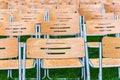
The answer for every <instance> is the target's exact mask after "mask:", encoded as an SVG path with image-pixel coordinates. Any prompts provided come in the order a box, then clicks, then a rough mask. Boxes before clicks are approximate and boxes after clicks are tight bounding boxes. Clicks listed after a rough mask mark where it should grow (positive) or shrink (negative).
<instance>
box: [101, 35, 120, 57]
mask: <svg viewBox="0 0 120 80" xmlns="http://www.w3.org/2000/svg"><path fill="white" fill-rule="evenodd" d="M119 42H120V38H115V37H105V38H103V40H102V48H103V56H104V57H110V58H120V43H119Z"/></svg>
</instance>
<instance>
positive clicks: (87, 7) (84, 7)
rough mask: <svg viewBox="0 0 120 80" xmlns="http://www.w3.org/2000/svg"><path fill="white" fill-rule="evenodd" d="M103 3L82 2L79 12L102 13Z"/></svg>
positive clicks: (81, 13)
mask: <svg viewBox="0 0 120 80" xmlns="http://www.w3.org/2000/svg"><path fill="white" fill-rule="evenodd" d="M102 9H103V5H102V4H81V5H80V8H79V9H78V12H79V14H80V15H85V14H88V13H102Z"/></svg>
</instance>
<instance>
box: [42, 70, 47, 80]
mask: <svg viewBox="0 0 120 80" xmlns="http://www.w3.org/2000/svg"><path fill="white" fill-rule="evenodd" d="M46 76H47V70H46V69H44V76H43V77H42V79H45V78H46Z"/></svg>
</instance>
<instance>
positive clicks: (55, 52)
mask: <svg viewBox="0 0 120 80" xmlns="http://www.w3.org/2000/svg"><path fill="white" fill-rule="evenodd" d="M84 56H85V51H84V41H83V39H82V38H70V39H68V38H67V39H35V38H30V39H28V40H27V57H28V58H40V59H41V58H79V57H84Z"/></svg>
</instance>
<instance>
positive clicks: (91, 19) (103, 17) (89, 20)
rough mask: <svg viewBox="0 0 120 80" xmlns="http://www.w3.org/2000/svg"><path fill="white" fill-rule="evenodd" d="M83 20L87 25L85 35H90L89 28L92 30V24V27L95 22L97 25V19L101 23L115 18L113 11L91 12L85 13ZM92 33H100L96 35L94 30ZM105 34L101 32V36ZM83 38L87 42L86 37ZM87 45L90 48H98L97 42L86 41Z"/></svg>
mask: <svg viewBox="0 0 120 80" xmlns="http://www.w3.org/2000/svg"><path fill="white" fill-rule="evenodd" d="M84 20H85V23H86V26H88V29H87V33H86V34H88V35H87V36H92V35H90V34H89V30H90V31H91V30H92V26H93V27H94V26H95V24H96V25H98V22H97V21H100V22H101V23H102V22H104V21H105V22H106V21H108V22H109V21H111V20H113V21H114V20H115V14H113V13H106V14H96V13H95V14H93V13H92V14H86V15H85V19H84ZM111 22H112V21H111ZM90 27H91V29H89V28H90ZM96 30H97V28H96ZM98 30H99V29H98ZM93 31H94V29H93ZM91 32H92V31H91ZM93 35H94V36H100V35H97V33H94V32H93ZM105 35H106V34H103V35H101V36H105ZM85 40H86V42H88V41H87V37H86V39H85ZM88 47H90V48H99V42H93V41H90V42H88Z"/></svg>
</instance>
